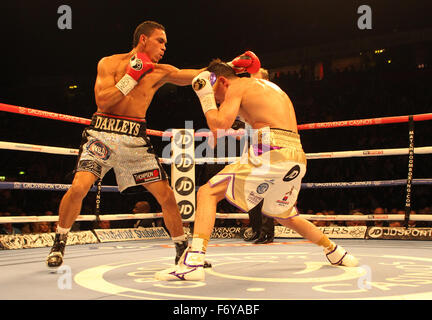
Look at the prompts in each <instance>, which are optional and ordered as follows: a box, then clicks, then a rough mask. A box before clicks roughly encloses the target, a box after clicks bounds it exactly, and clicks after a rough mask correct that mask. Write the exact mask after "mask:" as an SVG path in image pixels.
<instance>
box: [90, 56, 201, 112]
mask: <svg viewBox="0 0 432 320" xmlns="http://www.w3.org/2000/svg"><path fill="white" fill-rule="evenodd" d="M132 55H133V51H132V52H130V53H125V54H116V55H112V56H109V57H105V58H103V59H102V60H101V61H100V62H99V65H98V75H97V78H96V84H95V97H96V104H97V107H98V108H97V111H98V112H103V113H108V114H114V115H120V116H128V117H135V118H145V116H146V112H147V109H148V108H149V106H150V103H151V101H152V99H153V96H154V94H155V93H156V91H157V90H158V89H159V88H160V87H161V86H163V85H164V84H165V83H167V82H171V83H174V84H177V85H189V84H190V83H191V80H190V79H192V78H193V77H192V75H193V74H195V73H196V72H197V70H179V69H177V68H176V67H173V66H171V65H167V64H155V68H154V71H153V72H152V73H149V74H147V75H146V76H145V77H143V78H142V79H141V80H140V81H139V83H138V85H137V86H136V87H135V88H134V89H133V90H132V91H131V92H130V93H129V94H128V95H127V96H123V95H122V93H121V92H120V91H118V90H117V89H116V88H115V84H116V83H117V82H119V81H120V79H121V78H122V77H123V76H124V75H125V73H126V67H127V65H128V64H129V59H130V58H131V57H132ZM188 72H189V75H188ZM107 89H108V90H109V89H112V90H114V92H113V94H114V95H116V96H118V97H114V99H113V103H106V101H105V100H104V96H103V95H104V94H106V90H107ZM115 90H117V91H118V92H115ZM116 98H118V99H116Z"/></svg>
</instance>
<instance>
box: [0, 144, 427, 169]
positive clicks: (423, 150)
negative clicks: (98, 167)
mask: <svg viewBox="0 0 432 320" xmlns="http://www.w3.org/2000/svg"><path fill="white" fill-rule="evenodd" d="M0 149H6V150H18V151H31V152H41V153H50V154H58V155H74V156H76V155H78V151H79V150H78V149H69V148H61V147H50V146H42V145H34V144H25V143H17V142H6V141H0ZM408 152H409V149H408V148H396V149H374V150H354V151H335V152H319V153H306V158H307V159H309V160H313V159H336V158H353V157H378V156H399V155H408ZM414 153H415V154H431V153H432V147H417V148H415V149H414ZM238 159H240V157H220V158H195V163H196V164H203V163H221V164H223V163H230V162H234V161H236V160H238ZM159 160H161V162H162V163H164V164H171V163H172V159H167V158H159Z"/></svg>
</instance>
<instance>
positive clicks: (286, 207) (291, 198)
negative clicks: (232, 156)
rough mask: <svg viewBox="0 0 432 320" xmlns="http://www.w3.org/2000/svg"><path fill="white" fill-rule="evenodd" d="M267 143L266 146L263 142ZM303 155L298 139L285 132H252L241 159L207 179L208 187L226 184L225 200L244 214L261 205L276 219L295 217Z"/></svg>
mask: <svg viewBox="0 0 432 320" xmlns="http://www.w3.org/2000/svg"><path fill="white" fill-rule="evenodd" d="M266 140H267V142H265V141H266ZM305 173H306V155H305V153H304V151H303V149H302V145H301V142H300V136H299V135H298V134H297V133H294V132H291V131H289V130H284V129H277V128H268V127H266V128H262V129H259V130H256V132H255V133H254V135H253V142H252V145H251V146H250V148H249V151H248V153H247V154H245V157H242V158H241V159H240V160H238V161H236V162H234V163H233V164H230V165H227V166H226V167H225V168H224V169H223V170H222V171H220V172H219V173H218V174H217V175H215V176H214V177H213V178H211V179H210V181H209V184H210V186H212V187H213V186H215V185H217V184H219V183H221V182H223V181H226V180H229V183H228V188H227V190H226V193H225V198H226V199H227V200H228V202H230V203H231V204H233V205H235V206H236V207H238V208H240V209H241V210H242V211H244V212H248V211H250V210H251V209H253V208H254V207H255V206H257V205H258V204H259V203H260V202H261V201H263V206H262V213H263V214H265V215H267V216H270V217H273V218H278V219H287V218H291V217H293V216H296V215H298V212H297V210H296V208H295V203H296V200H297V196H298V194H299V191H300V187H301V180H302V178H303V176H304V175H305Z"/></svg>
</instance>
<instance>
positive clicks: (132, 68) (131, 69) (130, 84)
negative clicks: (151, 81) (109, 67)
mask: <svg viewBox="0 0 432 320" xmlns="http://www.w3.org/2000/svg"><path fill="white" fill-rule="evenodd" d="M153 70H154V65H153V62H151V60H150V58H149V57H148V55H147V54H145V53H143V52H137V53H135V54H134V55H133V56H132V58H130V60H129V65H128V66H127V68H126V74H125V75H124V76H123V78H121V79H120V81H119V82H117V84H116V87H117V89H119V90H120V91H121V93H123V94H124V95H127V94H128V93H129V92H130V91H131V90H132V89H133V88H135V86H136V85H137V84H138V81H140V80H141V78H142V77H144V76H145V75H146V74H148V73H150V72H152V71H153Z"/></svg>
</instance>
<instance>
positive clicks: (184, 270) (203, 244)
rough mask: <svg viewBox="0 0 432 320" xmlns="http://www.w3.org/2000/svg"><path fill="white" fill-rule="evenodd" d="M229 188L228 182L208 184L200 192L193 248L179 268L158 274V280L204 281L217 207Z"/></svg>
mask: <svg viewBox="0 0 432 320" xmlns="http://www.w3.org/2000/svg"><path fill="white" fill-rule="evenodd" d="M227 186H228V181H224V182H222V183H220V184H217V185H215V186H213V187H210V185H209V184H208V183H207V184H205V185H204V186H202V187H201V188H200V189H199V190H198V195H197V211H196V213H195V223H194V236H193V239H192V244H191V247H190V249H188V250H186V251H185V253H184V255H183V256H182V258H181V259H180V263H179V265H178V266H177V267H175V268H169V269H165V270H162V271H160V272H157V273H156V275H155V277H156V279H157V280H192V281H200V280H204V278H205V273H204V264H205V260H204V257H205V253H206V250H207V244H208V241H209V239H210V236H211V233H212V231H213V227H214V222H215V219H216V206H217V203H218V202H219V201H220V200H222V199H223V198H224V196H225V192H226V189H227Z"/></svg>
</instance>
